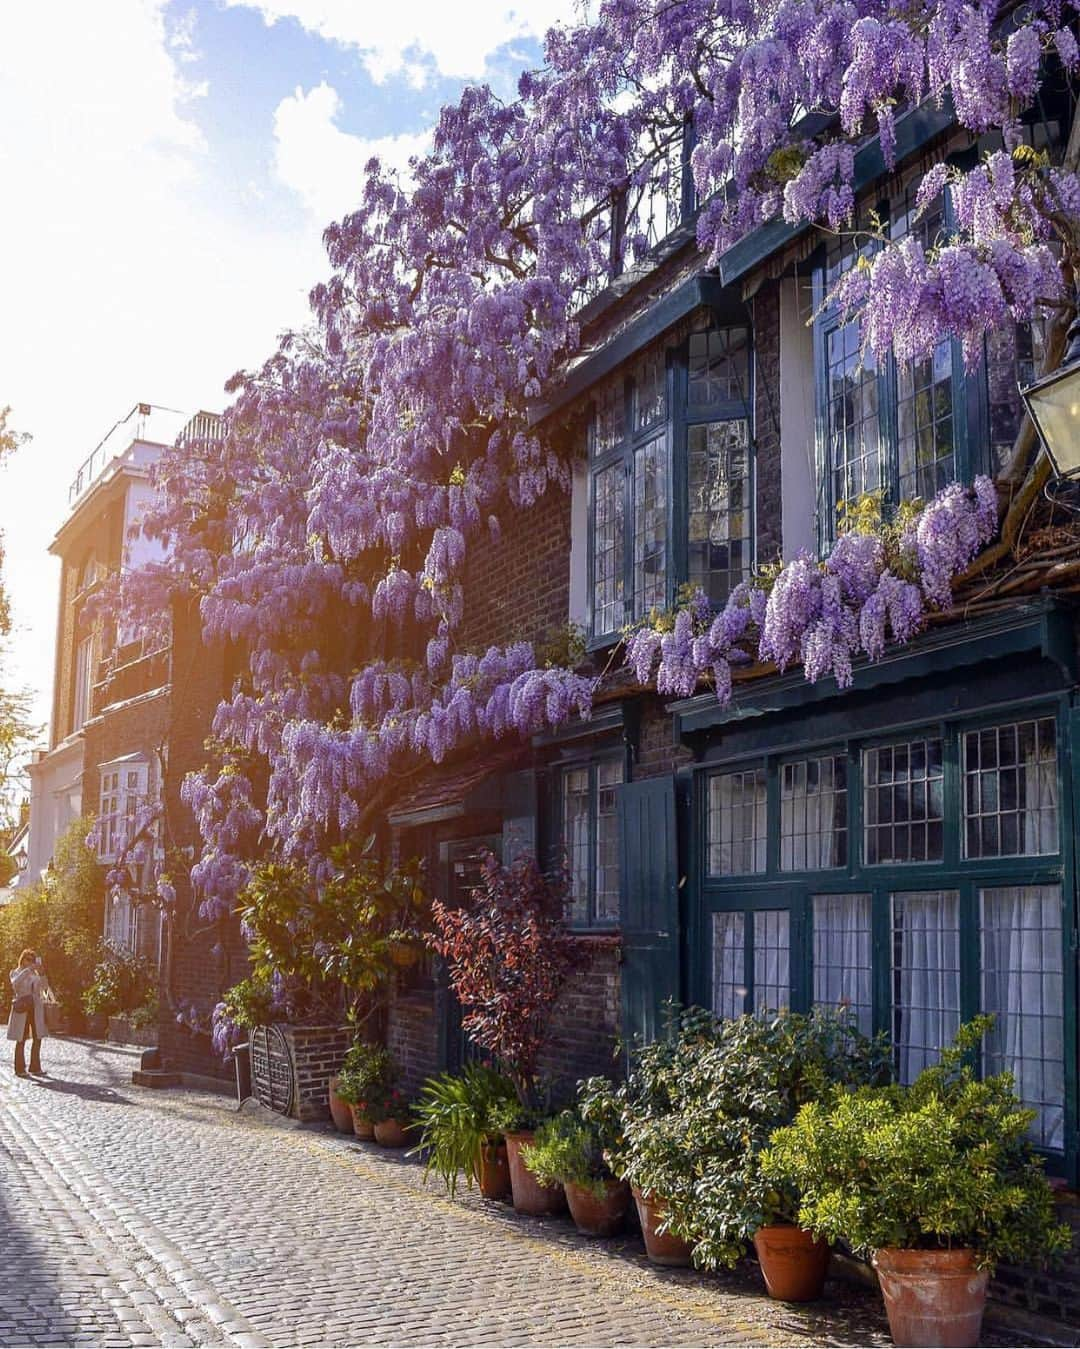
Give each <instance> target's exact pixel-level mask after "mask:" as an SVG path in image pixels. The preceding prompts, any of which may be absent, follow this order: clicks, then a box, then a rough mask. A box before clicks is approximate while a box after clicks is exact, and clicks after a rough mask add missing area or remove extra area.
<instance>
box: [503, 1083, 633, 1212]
mask: <svg viewBox="0 0 1080 1349" xmlns="http://www.w3.org/2000/svg"><path fill="white" fill-rule="evenodd" d="M521 1158H522V1161H523V1162H524V1163H525V1166H526V1167H527V1168H528V1170H529V1171H530V1172H531V1174H532V1175H533V1176H534V1177H535V1178H536V1179H537V1180H538V1181H539V1182H540V1184H541V1185H543V1186H549V1187H554V1186H558V1185H562V1187H563V1188H564V1190H565V1191H566V1202H567V1204H568V1205H569V1207H570V1216H571V1217H572V1218H573V1220H574V1224H575V1226H576V1227H577V1229H578V1231H579V1232H581V1233H583V1234H584V1235H585V1236H587V1237H610V1236H612V1235H613V1234H614V1233H615V1232H617V1231H619V1229H620V1228H621V1227H622V1225H623V1223H624V1222H625V1220H626V1211H627V1208H628V1207H629V1204H630V1187H629V1186H628V1185H627V1183H626V1181H624V1180H618V1179H616V1177H615V1176H613V1175H612V1174H611V1170H610V1168H609V1167H608V1165H607V1163H606V1162H605V1161H604V1149H603V1144H602V1140H601V1138H600V1134H599V1131H598V1130H597V1129H596V1128H595V1127H593V1126H592V1125H589V1124H586V1123H585V1121H584V1120H582V1119H581V1117H580V1116H579V1115H577V1114H576V1113H575V1112H574V1111H570V1110H565V1111H563V1113H562V1114H561V1115H556V1116H555V1118H554V1119H550V1120H547V1121H546V1122H545V1123H544V1124H542V1125H541V1126H540V1127H539V1129H537V1130H536V1133H535V1135H534V1136H533V1141H532V1142H531V1143H528V1144H525V1145H524V1146H523V1147H522V1149H521Z"/></svg>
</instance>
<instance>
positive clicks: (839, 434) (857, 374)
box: [825, 322, 881, 526]
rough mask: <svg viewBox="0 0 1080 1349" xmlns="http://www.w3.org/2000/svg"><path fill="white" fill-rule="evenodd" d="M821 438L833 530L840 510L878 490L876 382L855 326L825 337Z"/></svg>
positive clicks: (879, 456)
mask: <svg viewBox="0 0 1080 1349" xmlns="http://www.w3.org/2000/svg"><path fill="white" fill-rule="evenodd" d="M825 380H826V403H825V419H826V431H825V434H826V438H827V449H828V460H829V462H828V471H829V477H830V483H829V486H830V493H831V495H830V503H829V504H830V506H831V510H832V517H833V518H832V522H831V523H832V525H833V526H835V525H836V524H837V523H838V522H839V514H840V511H841V508H842V507H843V506H845V505H846V504H847V503H848V502H850V501H853V500H854V499H855V498H856V497H858V496H860V495H861V494H862V493H863V492H875V491H877V489H878V488H879V487H880V486H881V426H880V419H879V418H880V414H879V408H878V377H877V369H876V367H875V364H874V360H873V357H872V355H869V354H868V355H867V357H866V359H865V361H864V359H863V358H862V355H861V353H860V350H859V325H858V323H854V322H852V323H845V324H842V325H841V326H840V327H838V328H833V329H832V330H831V332H829V333H828V334H827V335H826V337H825Z"/></svg>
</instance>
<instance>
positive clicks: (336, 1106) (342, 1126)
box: [328, 1077, 353, 1134]
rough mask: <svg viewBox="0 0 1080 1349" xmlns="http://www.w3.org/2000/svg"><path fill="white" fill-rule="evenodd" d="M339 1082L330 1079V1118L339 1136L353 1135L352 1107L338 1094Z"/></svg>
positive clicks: (334, 1078) (333, 1078) (335, 1079)
mask: <svg viewBox="0 0 1080 1349" xmlns="http://www.w3.org/2000/svg"><path fill="white" fill-rule="evenodd" d="M337 1084H338V1080H337V1078H336V1077H332V1078H331V1079H330V1083H329V1088H328V1095H329V1099H330V1118H331V1119H332V1120H333V1121H334V1128H335V1129H336V1130H337V1131H338V1133H339V1134H351V1133H352V1131H353V1117H352V1106H351V1105H350V1104H349V1103H348V1101H343V1100H342V1099H341V1097H340V1096H339V1095H338V1094H337Z"/></svg>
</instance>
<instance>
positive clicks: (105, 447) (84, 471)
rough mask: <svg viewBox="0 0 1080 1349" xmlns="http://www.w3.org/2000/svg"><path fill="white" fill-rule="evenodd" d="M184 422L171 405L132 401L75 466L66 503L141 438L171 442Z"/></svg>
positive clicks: (69, 502) (75, 497) (143, 439)
mask: <svg viewBox="0 0 1080 1349" xmlns="http://www.w3.org/2000/svg"><path fill="white" fill-rule="evenodd" d="M203 415H209V414H203ZM184 422H185V414H184V413H182V412H178V411H177V410H176V409H175V408H164V407H157V406H155V405H154V404H152V403H136V404H135V406H134V407H133V408H132V409H131V411H130V412H129V413H128V414H127V416H126V417H123V418H121V420H120V421H118V422H117V423H116V424H115V426H113V427H112V429H111V430H110V431H109V432H108V434H107V435H106V436H104V437H103V439H102V440H100V441H99V442H98V444H97V445H95V446H94V448H93V449H92V450H91V451H90V453H89V454H88V455H87V456H86V458H85V459H84V460H83V461H82V463H81V464H80V465H79V468H78V471H77V473H76V474H75V477H74V478H73V479H72V481H71V485H70V487H69V488H68V505H69V506H74V505H75V503H76V502H77V501H78V500H79V499H80V498H81V497H82V496H83V495H84V494H85V493H86V492H88V491H89V490H90V488H91V487H92V486H93V485H94V483H96V482H97V481H98V480H99V479H100V478H101V476H102V475H103V474H104V473H105V471H106V470H107V469H108V467H109V465H110V464H111V463H112V462H113V461H114V460H116V459H119V458H121V457H122V456H123V455H125V454H127V452H128V451H129V450H130V449H131V447H132V446H133V445H135V444H136V443H138V442H140V441H141V442H143V443H146V444H151V445H171V444H172V443H173V441H174V440H175V439H176V437H177V434H178V433H179V432H180V430H181V428H182V427H183V425H184Z"/></svg>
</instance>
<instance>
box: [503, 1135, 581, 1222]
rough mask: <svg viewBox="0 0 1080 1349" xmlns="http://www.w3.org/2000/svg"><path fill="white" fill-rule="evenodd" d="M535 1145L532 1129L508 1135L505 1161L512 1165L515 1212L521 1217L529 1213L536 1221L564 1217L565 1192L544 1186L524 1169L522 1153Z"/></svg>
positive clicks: (527, 1169)
mask: <svg viewBox="0 0 1080 1349" xmlns="http://www.w3.org/2000/svg"><path fill="white" fill-rule="evenodd" d="M532 1141H533V1131H532V1129H523V1130H520V1131H519V1132H517V1133H512V1134H507V1135H506V1160H507V1161H508V1162H509V1164H510V1188H511V1191H512V1192H513V1196H514V1208H515V1209H516V1210H517V1212H518V1213H529V1214H532V1216H533V1217H542V1216H543V1215H544V1214H545V1213H562V1211H563V1210H564V1209H565V1208H566V1191H565V1190H564V1189H563V1187H562V1186H561V1185H541V1184H540V1182H539V1181H538V1180H537V1179H536V1177H535V1176H534V1175H533V1173H532V1172H531V1171H530V1170H529V1168H528V1167H527V1166H526V1165H525V1161H524V1158H523V1157H522V1155H521V1149H522V1147H523V1146H524V1145H527V1144H529V1143H531V1142H532Z"/></svg>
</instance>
